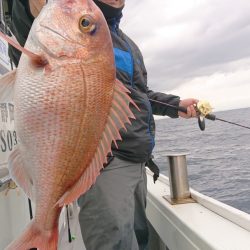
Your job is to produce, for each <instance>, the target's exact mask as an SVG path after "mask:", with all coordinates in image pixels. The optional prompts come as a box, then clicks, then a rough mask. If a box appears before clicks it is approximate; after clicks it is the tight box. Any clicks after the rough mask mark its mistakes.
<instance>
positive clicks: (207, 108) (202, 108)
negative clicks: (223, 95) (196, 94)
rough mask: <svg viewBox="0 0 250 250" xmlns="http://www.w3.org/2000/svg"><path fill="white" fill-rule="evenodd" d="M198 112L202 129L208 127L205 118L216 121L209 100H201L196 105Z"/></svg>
mask: <svg viewBox="0 0 250 250" xmlns="http://www.w3.org/2000/svg"><path fill="white" fill-rule="evenodd" d="M195 109H196V112H197V114H198V125H199V128H200V130H201V131H204V130H205V128H206V123H205V118H206V119H209V120H212V121H215V119H216V117H215V115H213V114H211V112H212V107H211V105H210V103H209V102H208V101H199V102H198V103H197V105H196V106H195Z"/></svg>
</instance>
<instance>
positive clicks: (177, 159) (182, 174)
mask: <svg viewBox="0 0 250 250" xmlns="http://www.w3.org/2000/svg"><path fill="white" fill-rule="evenodd" d="M168 161H169V167H168V175H169V184H170V196H164V198H165V199H167V200H168V201H169V202H170V203H171V204H172V205H175V204H185V203H193V202H195V201H194V200H193V199H192V198H191V193H190V191H189V184H188V173H187V161H186V154H171V155H168Z"/></svg>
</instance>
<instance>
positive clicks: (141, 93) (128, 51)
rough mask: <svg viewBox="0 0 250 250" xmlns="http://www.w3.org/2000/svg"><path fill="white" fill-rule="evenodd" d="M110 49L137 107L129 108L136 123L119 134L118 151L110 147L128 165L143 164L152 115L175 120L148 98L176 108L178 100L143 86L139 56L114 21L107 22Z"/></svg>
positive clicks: (151, 135) (151, 136)
mask: <svg viewBox="0 0 250 250" xmlns="http://www.w3.org/2000/svg"><path fill="white" fill-rule="evenodd" d="M108 24H109V28H110V31H111V37H112V41H113V46H114V55H115V62H116V69H117V78H118V79H119V80H120V81H121V82H122V83H123V84H124V85H125V86H126V87H127V88H128V89H129V90H130V91H131V97H132V99H133V100H134V101H135V102H136V104H137V105H138V107H139V108H140V110H141V111H140V112H139V111H138V110H137V109H135V108H133V107H132V109H133V112H134V114H135V117H136V120H132V125H127V126H126V127H127V129H128V131H127V132H125V131H121V136H122V138H123V140H122V141H121V142H118V149H116V148H115V147H114V145H113V147H112V149H113V154H114V155H115V156H117V157H119V158H122V159H125V160H129V161H132V162H145V161H147V160H148V159H149V157H150V156H151V153H152V150H153V148H154V145H155V139H154V138H155V122H154V117H153V114H155V115H163V116H164V115H167V116H169V117H172V118H177V117H178V112H177V111H176V110H174V109H172V108H168V107H166V106H163V105H161V104H156V103H152V104H151V103H150V101H149V99H153V100H158V101H161V102H165V103H169V104H172V105H176V106H178V105H179V102H180V98H179V97H178V96H174V95H167V94H163V93H159V92H153V91H152V90H150V89H149V88H148V86H147V71H146V68H145V65H144V62H143V57H142V54H141V52H140V50H139V48H138V47H137V46H136V44H135V43H134V42H133V41H132V40H131V39H130V38H129V37H128V36H126V35H125V34H124V33H123V32H122V31H121V30H120V29H119V19H118V20H115V19H113V20H108Z"/></svg>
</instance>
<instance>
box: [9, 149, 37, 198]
mask: <svg viewBox="0 0 250 250" xmlns="http://www.w3.org/2000/svg"><path fill="white" fill-rule="evenodd" d="M8 168H9V172H10V176H11V178H12V179H13V181H14V182H15V183H16V184H17V186H19V187H20V188H22V189H23V191H24V193H25V194H26V195H27V196H28V197H29V198H30V199H31V200H34V199H33V182H32V179H31V177H30V176H29V175H28V173H27V171H26V169H25V165H24V162H23V159H22V156H21V154H20V151H19V149H18V147H17V148H16V149H15V150H14V151H13V152H12V153H11V155H10V156H9V161H8Z"/></svg>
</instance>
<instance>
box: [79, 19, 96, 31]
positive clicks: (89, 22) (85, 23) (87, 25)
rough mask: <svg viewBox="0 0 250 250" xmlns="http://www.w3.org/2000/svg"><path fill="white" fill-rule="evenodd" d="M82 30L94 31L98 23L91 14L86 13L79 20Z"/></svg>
mask: <svg viewBox="0 0 250 250" xmlns="http://www.w3.org/2000/svg"><path fill="white" fill-rule="evenodd" d="M79 27H80V30H81V31H82V32H84V33H88V32H93V31H94V30H95V28H96V25H95V23H94V21H93V19H92V18H91V17H90V16H87V15H84V16H82V17H81V18H80V20H79Z"/></svg>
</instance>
